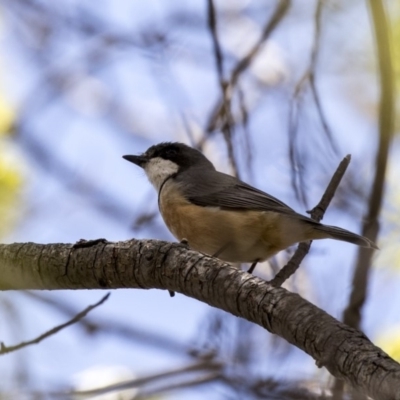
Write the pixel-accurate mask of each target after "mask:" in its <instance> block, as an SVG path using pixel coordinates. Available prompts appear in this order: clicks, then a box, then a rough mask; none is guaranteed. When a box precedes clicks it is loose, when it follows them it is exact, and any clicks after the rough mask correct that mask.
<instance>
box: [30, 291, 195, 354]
mask: <svg viewBox="0 0 400 400" xmlns="http://www.w3.org/2000/svg"><path fill="white" fill-rule="evenodd" d="M22 293H23V294H24V295H27V296H29V297H30V298H32V299H34V300H37V301H40V302H41V303H43V304H45V305H47V306H49V307H51V308H53V309H55V310H56V311H58V312H60V313H62V314H64V315H66V316H67V317H71V316H74V315H76V310H75V307H72V306H71V305H70V304H68V303H67V302H65V301H62V300H61V299H58V298H57V299H55V298H49V297H47V296H43V295H41V294H39V293H37V292H33V291H23V292H22ZM78 325H80V326H81V327H82V328H84V329H85V330H86V332H87V333H88V334H99V333H103V334H109V335H115V336H119V337H120V338H123V339H125V340H128V341H130V342H132V341H138V342H140V343H141V344H142V345H147V346H152V347H157V348H159V349H160V350H163V351H167V352H171V353H173V354H175V355H176V354H177V353H179V354H188V350H190V349H188V348H186V347H185V346H184V345H183V344H182V343H180V342H179V341H175V340H174V339H172V338H168V337H166V336H165V335H162V334H158V333H156V332H150V331H147V330H142V329H139V328H137V327H134V326H131V325H128V324H125V323H123V322H121V321H119V320H116V319H113V320H111V319H105V318H96V319H93V318H90V317H88V318H85V319H82V320H80V321H79V324H78Z"/></svg>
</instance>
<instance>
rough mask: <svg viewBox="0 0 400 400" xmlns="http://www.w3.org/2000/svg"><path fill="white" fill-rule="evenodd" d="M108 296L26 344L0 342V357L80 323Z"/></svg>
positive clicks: (107, 296) (107, 295) (108, 294)
mask: <svg viewBox="0 0 400 400" xmlns="http://www.w3.org/2000/svg"><path fill="white" fill-rule="evenodd" d="M109 296H110V293H107V294H106V295H105V296H103V298H102V299H101V300H100V301H98V302H97V303H96V304H93V305H91V306H88V307H86V308H85V309H84V310H83V311H81V312H80V313H78V314H77V315H75V317H74V318H72V319H71V320H70V321H68V322H65V323H64V324H61V325H58V326H56V327H54V328H52V329H50V330H49V331H47V332H45V333H43V334H42V335H40V336H38V337H37V338H35V339H32V340H29V341H27V342H22V343H19V344H17V345H15V346H5V345H4V343H3V342H1V343H0V355H1V354H7V353H11V352H12V351H16V350H20V349H22V348H23V347H26V346H30V345H32V344H38V343H40V342H41V341H42V340H44V339H47V338H48V337H49V336H52V335H55V334H56V333H58V332H60V331H61V330H62V329H64V328H66V327H68V326H71V325H73V324H75V323H77V322H78V321H80V320H81V319H82V318H84V317H85V316H86V315H87V314H88V313H89V312H90V311H92V310H93V309H95V308H96V307H98V306H100V305H102V304H103V303H104V302H105V301H106V300H107V299H108V298H109Z"/></svg>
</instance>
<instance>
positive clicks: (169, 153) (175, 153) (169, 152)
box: [165, 149, 178, 158]
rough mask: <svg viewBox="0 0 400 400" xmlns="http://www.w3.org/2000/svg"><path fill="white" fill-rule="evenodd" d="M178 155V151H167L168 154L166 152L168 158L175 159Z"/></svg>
mask: <svg viewBox="0 0 400 400" xmlns="http://www.w3.org/2000/svg"><path fill="white" fill-rule="evenodd" d="M177 154H178V151H177V150H176V149H168V150H166V152H165V155H166V156H167V157H168V158H171V157H174V156H176V155H177Z"/></svg>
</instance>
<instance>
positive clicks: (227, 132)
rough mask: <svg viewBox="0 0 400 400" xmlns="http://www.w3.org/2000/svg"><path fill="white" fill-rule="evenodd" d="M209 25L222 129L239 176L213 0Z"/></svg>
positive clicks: (236, 173) (209, 8) (233, 165)
mask: <svg viewBox="0 0 400 400" xmlns="http://www.w3.org/2000/svg"><path fill="white" fill-rule="evenodd" d="M207 4H208V26H209V29H210V32H211V37H212V41H213V47H214V56H215V65H216V68H217V73H218V81H219V85H220V88H221V93H222V107H221V113H220V119H221V130H222V133H223V136H224V139H225V143H226V147H227V149H228V157H229V161H230V164H231V166H232V169H233V173H234V175H235V176H239V170H238V166H237V163H236V159H235V155H234V152H233V144H232V136H233V125H234V123H233V117H232V112H231V100H232V91H231V87H230V85H229V84H228V83H227V82H225V80H224V71H223V58H222V51H221V46H220V44H219V39H218V32H217V15H216V12H215V6H214V3H213V0H208V2H207Z"/></svg>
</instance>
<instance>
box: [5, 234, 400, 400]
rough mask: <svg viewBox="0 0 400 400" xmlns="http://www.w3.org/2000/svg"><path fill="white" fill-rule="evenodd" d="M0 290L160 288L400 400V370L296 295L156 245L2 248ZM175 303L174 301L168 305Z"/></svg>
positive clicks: (377, 394) (378, 394)
mask: <svg viewBox="0 0 400 400" xmlns="http://www.w3.org/2000/svg"><path fill="white" fill-rule="evenodd" d="M0 276H1V277H2V281H1V282H0V289H3V290H7V289H101V288H103V289H104V288H107V289H116V288H143V289H150V288H158V289H169V290H174V291H177V292H181V293H183V294H185V295H187V296H190V297H193V298H196V299H198V300H200V301H204V302H206V303H207V304H209V305H211V306H214V307H218V308H220V309H222V310H225V311H227V312H230V313H232V314H233V315H236V316H240V317H242V318H245V319H247V320H249V321H251V322H254V323H256V324H258V325H261V326H263V327H264V328H266V329H267V330H269V331H270V332H272V333H275V334H277V335H279V336H281V337H283V338H284V339H286V340H287V341H288V342H289V343H292V344H294V345H295V346H297V347H299V348H300V349H302V350H304V351H305V352H306V353H308V354H309V355H310V356H312V357H313V358H314V359H315V360H316V362H317V365H319V366H325V367H326V368H327V369H328V370H329V371H330V372H331V373H332V375H334V376H335V377H338V378H340V379H343V380H345V381H346V382H348V383H349V384H351V385H353V386H355V387H357V388H358V389H360V390H362V391H364V392H365V393H366V394H368V395H370V396H372V397H374V398H376V399H380V400H386V399H387V400H389V399H390V400H393V399H399V400H400V365H399V364H397V363H396V362H395V361H393V360H392V359H391V358H390V357H389V356H387V355H386V354H385V353H383V352H382V351H381V350H380V349H379V348H377V347H375V346H374V345H373V344H372V343H371V342H370V341H369V340H368V338H367V337H365V335H364V334H363V333H361V332H359V331H357V330H355V329H353V328H350V327H348V326H346V325H344V324H342V323H340V322H339V321H337V320H335V319H334V318H332V317H331V316H329V315H328V314H326V313H325V312H324V311H322V310H320V309H318V308H317V307H315V306H314V305H312V304H310V303H309V302H308V301H306V300H304V299H302V298H301V297H300V296H299V295H297V294H294V293H290V292H288V291H286V290H285V289H282V288H275V287H273V286H272V285H270V284H269V283H268V282H265V281H263V280H261V279H259V278H257V277H254V276H252V275H250V274H247V273H246V272H243V271H240V270H238V269H236V268H234V267H232V266H230V265H228V264H224V263H222V262H221V261H219V260H217V259H214V258H211V257H208V256H205V255H202V254H199V253H197V252H194V251H191V250H188V249H187V248H186V247H185V246H184V245H181V244H176V243H167V242H160V241H155V240H143V241H138V240H130V241H126V242H118V243H98V244H96V245H93V246H88V247H81V248H74V247H73V245H71V244H49V245H43V244H34V243H23V244H9V245H4V244H3V245H0ZM171 301H173V300H171Z"/></svg>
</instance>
